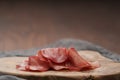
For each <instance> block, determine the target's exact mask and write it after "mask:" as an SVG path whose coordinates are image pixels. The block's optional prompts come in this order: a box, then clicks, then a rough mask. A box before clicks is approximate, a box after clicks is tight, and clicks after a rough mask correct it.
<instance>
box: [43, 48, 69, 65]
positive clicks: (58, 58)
mask: <svg viewBox="0 0 120 80" xmlns="http://www.w3.org/2000/svg"><path fill="white" fill-rule="evenodd" d="M41 51H42V55H43V56H44V57H45V58H47V59H50V60H51V61H52V62H55V63H62V62H64V61H66V60H67V58H68V53H67V49H65V48H47V49H42V50H41Z"/></svg>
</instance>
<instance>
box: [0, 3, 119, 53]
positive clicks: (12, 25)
mask: <svg viewBox="0 0 120 80" xmlns="http://www.w3.org/2000/svg"><path fill="white" fill-rule="evenodd" d="M63 38H74V39H83V40H87V41H90V42H93V43H95V44H98V45H101V46H103V47H105V48H107V49H109V50H112V51H113V52H117V53H120V6H119V4H118V2H98V1H97V2H90V1H89V2H85V1H84V2H65V1H64V2H54V1H49V2H35V1H24V2H23V1H19V2H18V1H16V2H15V1H14V2H10V1H9V2H8V1H4V2H2V1H0V50H1V51H4V50H15V49H28V48H33V47H40V46H43V45H47V44H49V43H51V42H54V41H57V40H59V39H63Z"/></svg>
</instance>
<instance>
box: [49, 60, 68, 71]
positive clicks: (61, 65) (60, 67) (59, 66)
mask: <svg viewBox="0 0 120 80" xmlns="http://www.w3.org/2000/svg"><path fill="white" fill-rule="evenodd" d="M49 65H50V67H51V68H52V69H54V70H63V69H64V70H66V69H69V67H68V66H66V62H64V63H54V62H52V61H50V60H49Z"/></svg>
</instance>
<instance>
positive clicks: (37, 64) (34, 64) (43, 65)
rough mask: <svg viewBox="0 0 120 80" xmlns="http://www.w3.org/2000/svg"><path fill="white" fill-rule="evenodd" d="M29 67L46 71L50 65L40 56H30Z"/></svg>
mask: <svg viewBox="0 0 120 80" xmlns="http://www.w3.org/2000/svg"><path fill="white" fill-rule="evenodd" d="M28 69H29V70H31V71H46V70H48V69H49V65H48V63H47V62H45V61H41V60H40V59H39V57H38V56H30V57H29V60H28Z"/></svg>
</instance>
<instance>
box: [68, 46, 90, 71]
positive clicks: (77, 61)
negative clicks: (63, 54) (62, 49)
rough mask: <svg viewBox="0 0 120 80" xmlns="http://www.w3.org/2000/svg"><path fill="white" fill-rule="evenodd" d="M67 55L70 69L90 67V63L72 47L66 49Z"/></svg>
mask: <svg viewBox="0 0 120 80" xmlns="http://www.w3.org/2000/svg"><path fill="white" fill-rule="evenodd" d="M68 57H69V61H70V69H71V70H81V69H83V68H90V67H91V64H89V63H88V62H87V61H86V60H85V59H83V58H82V57H81V56H80V55H79V54H78V53H77V51H76V50H75V49H74V48H70V49H69V50H68Z"/></svg>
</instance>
